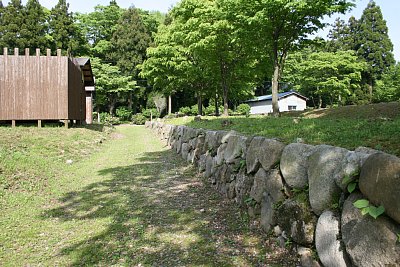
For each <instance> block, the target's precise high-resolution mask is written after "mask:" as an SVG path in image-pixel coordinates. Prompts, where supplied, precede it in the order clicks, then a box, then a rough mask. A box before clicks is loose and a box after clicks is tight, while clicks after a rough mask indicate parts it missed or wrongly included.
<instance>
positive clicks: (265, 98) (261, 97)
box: [245, 91, 308, 102]
mask: <svg viewBox="0 0 400 267" xmlns="http://www.w3.org/2000/svg"><path fill="white" fill-rule="evenodd" d="M290 95H296V96H298V97H300V98H303V99H304V100H308V98H307V97H305V96H303V95H301V94H299V93H298V92H296V91H289V92H284V93H279V94H278V100H280V99H282V98H285V97H288V96H290ZM268 100H272V95H263V96H257V97H256V98H254V99H251V100H247V101H245V102H259V101H268Z"/></svg>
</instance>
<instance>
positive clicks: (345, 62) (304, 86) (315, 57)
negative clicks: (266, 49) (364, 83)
mask: <svg viewBox="0 0 400 267" xmlns="http://www.w3.org/2000/svg"><path fill="white" fill-rule="evenodd" d="M365 69H366V64H365V63H364V62H360V61H359V60H358V58H357V56H356V55H355V53H354V51H339V52H311V53H304V52H299V53H295V54H293V55H291V56H290V57H289V58H288V61H287V68H286V69H285V73H284V75H285V77H286V79H285V80H286V81H288V82H290V83H291V84H292V85H294V88H296V89H297V90H299V91H300V92H302V93H304V94H306V95H307V96H308V97H310V98H311V99H312V100H313V101H314V96H316V97H318V107H320V108H321V107H322V99H323V98H324V97H325V98H326V99H328V101H329V104H331V105H332V104H334V103H338V104H339V105H342V104H346V103H354V102H357V99H358V98H359V96H360V95H359V90H360V88H361V72H362V71H364V70H365Z"/></svg>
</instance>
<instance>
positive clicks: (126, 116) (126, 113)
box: [115, 107, 132, 121]
mask: <svg viewBox="0 0 400 267" xmlns="http://www.w3.org/2000/svg"><path fill="white" fill-rule="evenodd" d="M115 113H116V114H117V117H118V118H119V119H120V120H122V121H130V120H131V117H132V110H130V109H128V108H127V107H119V108H117V110H116V112H115Z"/></svg>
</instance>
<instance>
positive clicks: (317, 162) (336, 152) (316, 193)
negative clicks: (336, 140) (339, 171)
mask: <svg viewBox="0 0 400 267" xmlns="http://www.w3.org/2000/svg"><path fill="white" fill-rule="evenodd" d="M347 152H348V150H346V149H344V148H339V147H332V146H326V145H321V146H318V147H317V148H316V149H315V151H314V153H313V154H311V156H310V157H309V160H308V166H309V167H308V181H309V197H310V204H311V207H312V209H313V211H314V212H315V213H316V214H317V215H320V214H322V212H324V211H325V210H328V209H330V208H331V207H332V205H333V204H335V203H337V202H338V201H339V198H340V194H341V189H340V188H339V187H338V186H337V185H336V182H335V179H334V172H335V169H336V168H337V166H339V164H340V162H341V161H342V160H343V158H344V157H345V155H346V154H347Z"/></svg>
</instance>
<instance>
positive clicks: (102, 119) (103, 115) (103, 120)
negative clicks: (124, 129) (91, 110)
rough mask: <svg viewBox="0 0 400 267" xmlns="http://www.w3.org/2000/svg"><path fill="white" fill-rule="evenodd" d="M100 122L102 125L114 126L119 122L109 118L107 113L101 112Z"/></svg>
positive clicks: (115, 118)
mask: <svg viewBox="0 0 400 267" xmlns="http://www.w3.org/2000/svg"><path fill="white" fill-rule="evenodd" d="M100 122H101V123H104V124H109V125H114V124H119V123H120V120H119V118H117V117H113V116H111V115H110V114H109V113H107V112H102V113H100Z"/></svg>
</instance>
